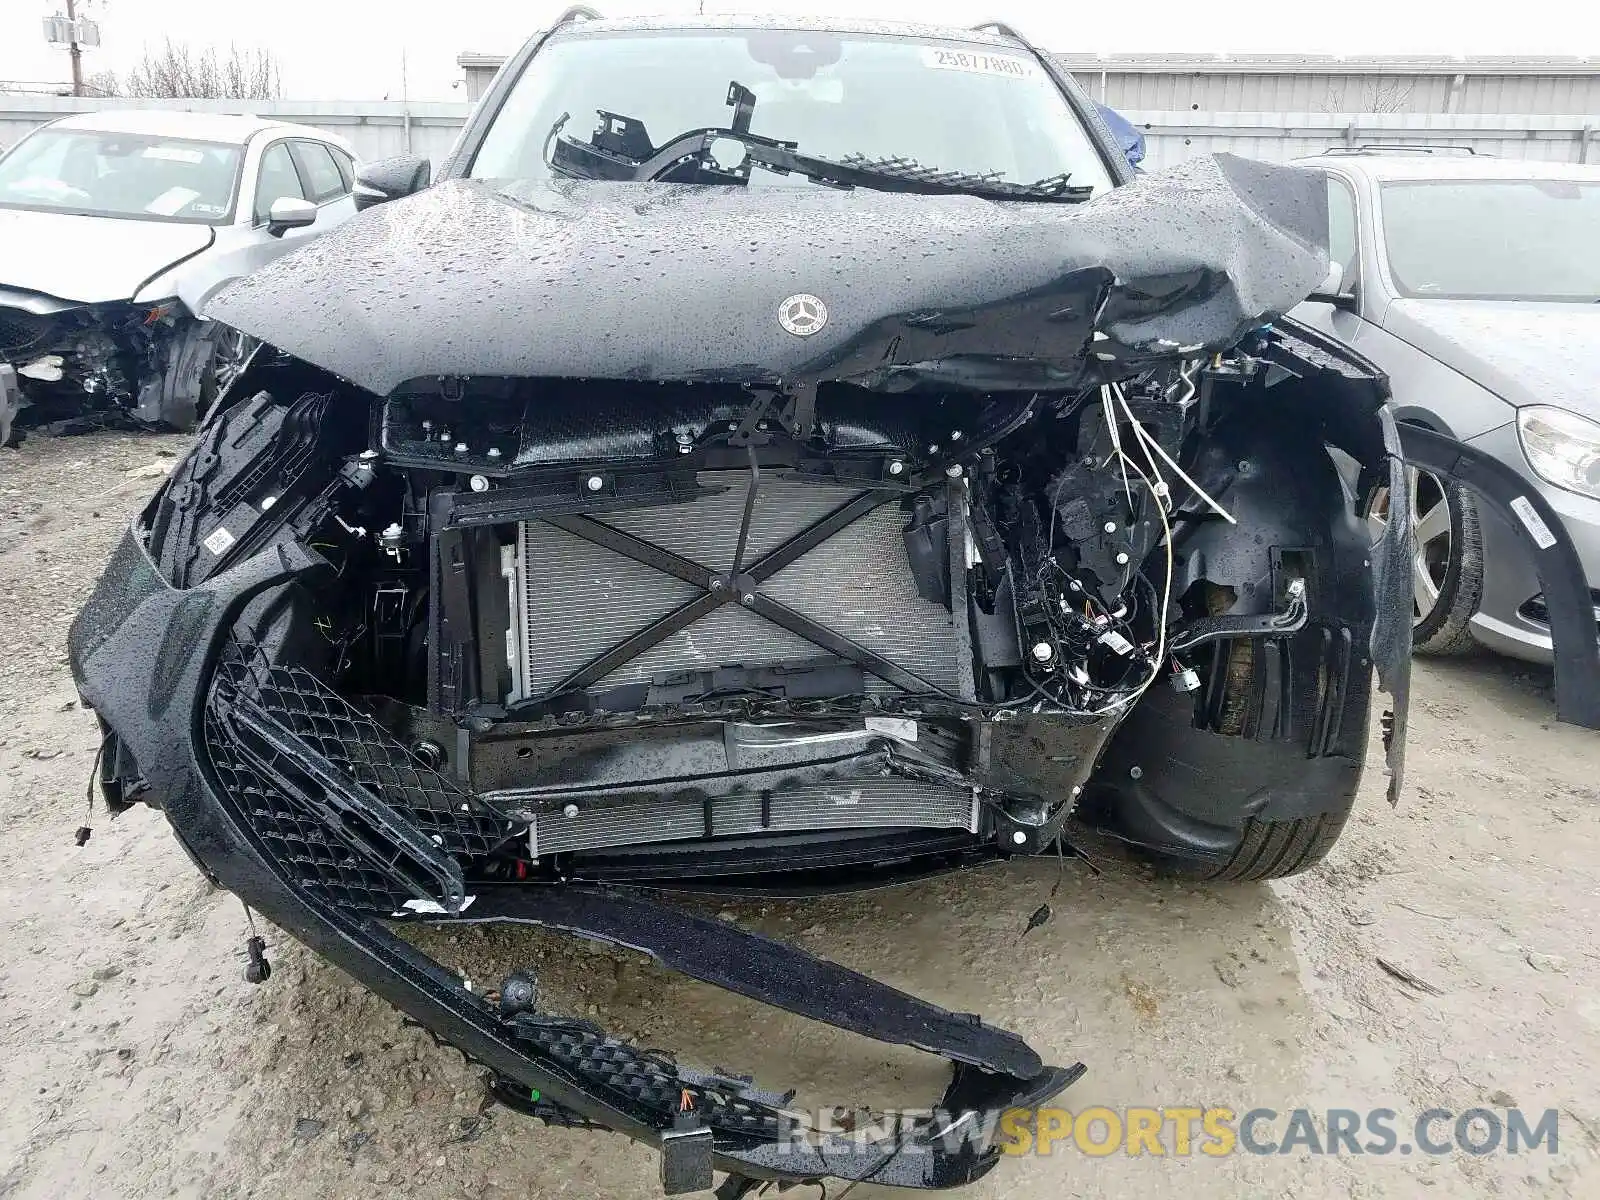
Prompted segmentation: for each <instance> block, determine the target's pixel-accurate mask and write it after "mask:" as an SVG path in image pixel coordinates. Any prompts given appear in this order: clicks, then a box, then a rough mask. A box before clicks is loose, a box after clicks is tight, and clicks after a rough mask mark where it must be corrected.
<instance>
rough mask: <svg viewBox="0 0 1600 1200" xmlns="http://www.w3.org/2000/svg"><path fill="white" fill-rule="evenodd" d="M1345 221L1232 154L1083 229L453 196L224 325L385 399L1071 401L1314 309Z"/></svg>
mask: <svg viewBox="0 0 1600 1200" xmlns="http://www.w3.org/2000/svg"><path fill="white" fill-rule="evenodd" d="M1326 205H1327V197H1326V188H1325V186H1324V184H1323V182H1322V179H1321V176H1320V175H1319V174H1317V173H1315V172H1310V171H1305V170H1302V169H1300V168H1295V167H1280V166H1271V165H1267V164H1263V163H1255V162H1250V161H1247V160H1244V159H1239V158H1234V157H1232V156H1229V155H1217V156H1214V157H1210V158H1201V159H1194V160H1191V161H1189V162H1187V163H1184V164H1182V165H1181V166H1179V167H1176V168H1173V169H1172V170H1170V171H1164V172H1160V173H1157V174H1152V175H1148V176H1144V177H1141V178H1140V179H1139V180H1138V181H1137V182H1135V183H1133V184H1130V185H1128V186H1126V187H1120V188H1116V189H1113V190H1112V191H1110V192H1108V193H1107V194H1105V195H1103V196H1100V197H1097V198H1096V199H1094V200H1092V201H1089V202H1088V203H1085V204H1082V205H1075V206H1070V207H1061V206H1056V205H1048V204H1045V205H1029V204H1024V203H1016V204H1005V205H1000V204H996V203H994V202H992V201H987V200H980V199H976V198H973V197H966V196H951V197H930V196H905V195H894V194H890V193H884V192H871V191H867V190H865V189H857V190H856V191H853V192H849V193H838V192H832V191H829V190H828V189H826V188H820V187H818V188H808V189H802V190H789V189H785V190H783V191H746V190H744V189H737V188H717V187H707V188H691V187H683V186H680V185H673V184H660V185H653V184H610V183H591V182H572V183H569V184H561V185H545V184H534V183H524V182H504V183H497V184H489V183H483V182H477V181H464V180H452V181H447V182H444V183H441V184H438V185H435V186H434V187H433V188H431V189H429V190H428V191H426V192H423V193H422V194H420V195H418V196H415V197H411V198H408V199H406V200H402V201H399V202H396V203H393V204H388V205H385V206H383V207H382V208H380V209H376V210H374V211H372V212H371V213H368V214H367V215H365V216H364V217H363V219H362V220H360V221H354V222H350V223H348V224H347V225H344V226H341V227H340V229H338V230H337V231H335V232H334V233H332V234H330V235H329V236H327V237H325V238H320V239H318V240H317V241H316V242H315V243H313V244H312V245H310V246H308V247H307V248H306V249H304V250H303V251H301V252H299V253H297V254H296V255H294V256H293V258H292V260H286V261H283V262H279V263H274V264H272V265H270V266H268V267H266V268H264V269H263V270H261V271H259V272H257V273H255V274H253V275H251V276H249V277H248V278H246V279H244V280H242V281H241V282H239V283H238V284H236V285H235V286H234V287H232V288H231V289H229V291H228V292H226V293H225V294H224V295H222V296H220V297H218V299H217V300H215V301H214V302H213V304H212V307H211V313H212V315H214V316H215V317H217V318H218V319H220V320H223V321H226V322H227V323H229V324H230V325H233V326H234V327H236V328H239V329H241V330H243V331H244V332H246V333H248V334H250V335H251V336H253V337H257V338H260V339H262V340H264V341H267V342H270V343H272V344H273V345H274V346H277V347H279V348H280V349H282V350H284V351H287V352H288V353H290V354H292V355H295V356H297V357H299V358H302V359H304V360H306V361H308V362H311V363H314V364H316V365H317V366H320V367H322V368H324V369H326V370H329V371H332V372H334V373H335V374H337V375H339V376H342V377H343V378H345V379H348V380H350V381H351V382H353V383H355V384H357V385H358V386H360V387H362V388H365V389H366V390H368V391H370V392H374V393H376V394H378V395H387V394H388V393H389V392H391V391H393V390H394V389H395V388H396V387H397V386H398V385H399V384H401V383H402V382H404V381H406V380H411V379H418V378H422V377H425V376H426V377H436V376H440V375H444V376H468V375H470V376H502V377H522V378H528V377H544V378H568V379H652V380H702V381H712V380H723V381H734V382H768V383H774V382H778V381H783V382H786V383H789V384H795V383H807V382H810V383H815V382H819V381H824V380H835V381H838V380H847V381H857V382H861V383H865V384H867V385H869V386H882V387H893V388H896V389H901V390H904V389H909V388H912V387H914V386H917V385H919V384H920V383H922V382H924V381H933V382H935V383H937V384H938V385H939V386H948V387H969V388H972V387H978V388H993V387H998V386H1002V385H1005V386H1011V387H1027V386H1034V385H1036V384H1037V385H1042V384H1045V383H1047V382H1050V381H1052V380H1053V381H1056V382H1057V383H1058V384H1059V382H1061V381H1063V380H1068V381H1070V380H1073V379H1079V378H1082V377H1084V375H1085V373H1086V371H1087V370H1089V369H1092V368H1093V367H1094V366H1095V365H1096V364H1100V363H1103V362H1105V361H1107V360H1117V359H1125V358H1129V357H1133V358H1138V357H1140V356H1148V355H1167V356H1170V355H1173V354H1176V353H1177V352H1178V351H1179V348H1180V347H1181V348H1184V349H1185V350H1186V352H1188V353H1191V354H1192V353H1196V352H1199V351H1201V350H1220V349H1223V348H1226V347H1228V346H1231V345H1232V344H1234V343H1235V342H1236V341H1237V340H1238V339H1239V338H1240V337H1241V336H1242V335H1243V334H1244V333H1245V332H1247V331H1248V330H1249V329H1251V328H1253V327H1255V326H1256V325H1259V324H1260V323H1261V321H1262V320H1263V319H1267V318H1269V317H1270V316H1271V315H1273V314H1276V313H1282V312H1286V311H1287V310H1288V309H1290V308H1292V307H1293V306H1294V305H1295V304H1297V303H1298V302H1299V301H1300V300H1301V299H1302V298H1303V297H1304V296H1305V295H1306V293H1307V292H1308V291H1309V290H1310V289H1311V288H1312V287H1314V286H1315V285H1316V283H1317V282H1318V281H1319V280H1320V279H1321V278H1322V276H1323V274H1324V273H1325V271H1326V249H1325V237H1326V228H1327V215H1326ZM919 248H920V251H921V253H920V254H918V250H919ZM352 262H359V263H362V264H363V269H362V270H361V271H360V272H352V271H351V270H350V269H349V264H350V263H352ZM807 290H809V291H810V292H812V293H815V294H816V295H818V296H819V297H820V298H821V299H822V300H823V302H824V303H825V305H826V306H827V311H828V317H827V320H826V323H825V324H824V325H823V326H822V327H821V328H819V329H818V330H816V331H815V332H814V333H812V334H811V335H809V336H804V337H801V336H796V335H794V334H791V333H789V332H786V331H785V329H784V328H783V327H782V326H781V325H780V324H779V321H778V318H777V312H778V306H779V305H780V304H781V303H782V302H783V301H784V300H785V298H786V297H787V296H789V295H790V294H791V293H795V292H802V291H807ZM488 297H493V300H494V303H493V304H485V303H484V301H485V299H486V298H488ZM686 297H693V298H694V299H693V302H692V303H690V302H688V301H687V300H686V299H685V298H686ZM600 331H603V336H598V334H599V333H600Z"/></svg>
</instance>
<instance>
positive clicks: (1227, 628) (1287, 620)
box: [1172, 579, 1307, 654]
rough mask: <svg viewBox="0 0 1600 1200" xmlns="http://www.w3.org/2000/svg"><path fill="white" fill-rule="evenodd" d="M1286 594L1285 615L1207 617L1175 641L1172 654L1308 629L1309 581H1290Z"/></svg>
mask: <svg viewBox="0 0 1600 1200" xmlns="http://www.w3.org/2000/svg"><path fill="white" fill-rule="evenodd" d="M1285 591H1286V593H1287V596H1288V603H1287V604H1285V605H1284V608H1283V611H1282V612H1274V613H1265V614H1262V615H1259V616H1256V615H1250V616H1239V617H1204V618H1202V619H1200V620H1198V621H1191V622H1190V623H1189V624H1188V625H1186V626H1185V627H1184V629H1183V632H1181V633H1180V634H1178V635H1177V637H1175V638H1173V640H1172V652H1173V653H1174V654H1182V653H1184V652H1185V651H1188V650H1193V649H1194V648H1195V647H1196V646H1203V645H1204V644H1205V643H1207V642H1216V641H1221V640H1222V639H1224V638H1244V637H1281V636H1282V635H1283V634H1286V633H1298V632H1299V631H1300V630H1302V629H1304V628H1305V627H1306V616H1307V609H1306V581H1305V580H1304V579H1291V580H1290V581H1289V586H1288V587H1287V588H1286V589H1285Z"/></svg>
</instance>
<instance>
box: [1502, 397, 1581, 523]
mask: <svg viewBox="0 0 1600 1200" xmlns="http://www.w3.org/2000/svg"><path fill="white" fill-rule="evenodd" d="M1517 437H1518V438H1519V439H1520V440H1521V442H1522V453H1523V454H1524V455H1526V456H1527V459H1528V465H1529V466H1531V467H1532V468H1533V470H1534V473H1535V474H1536V475H1538V476H1539V478H1540V479H1542V480H1544V481H1545V482H1546V483H1553V484H1555V485H1556V486H1557V487H1559V488H1566V489H1567V490H1568V491H1569V492H1577V493H1578V494H1579V495H1580V496H1588V497H1590V498H1591V499H1595V500H1600V422H1595V421H1591V420H1589V418H1588V417H1580V416H1578V414H1577V413H1570V412H1567V411H1566V409H1563V408H1551V407H1549V406H1548V405H1544V404H1533V405H1530V406H1528V407H1527V408H1519V409H1517Z"/></svg>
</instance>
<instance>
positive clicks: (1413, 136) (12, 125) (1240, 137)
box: [0, 95, 1600, 168]
mask: <svg viewBox="0 0 1600 1200" xmlns="http://www.w3.org/2000/svg"><path fill="white" fill-rule="evenodd" d="M111 107H118V108H135V107H141V105H140V104H139V103H138V102H134V101H126V100H74V99H68V98H58V97H52V96H6V95H0V146H9V145H11V144H12V143H14V142H16V141H17V140H18V139H19V138H21V137H22V136H23V135H24V134H26V133H27V132H28V131H29V130H31V129H33V128H35V127H36V126H38V125H40V124H42V123H44V122H45V121H53V120H55V119H56V118H57V117H62V116H66V115H67V114H68V113H74V112H93V111H95V110H97V109H102V108H111ZM166 107H171V108H181V109H184V110H186V111H192V112H219V113H237V112H243V111H250V112H253V113H255V114H257V115H259V116H270V117H278V118H280V119H282V120H286V121H298V122H301V123H303V124H306V125H315V126H318V127H319V128H322V129H326V130H328V131H329V132H330V133H336V134H338V135H340V136H341V137H343V138H345V139H347V140H348V141H349V142H351V144H353V145H354V146H355V148H356V153H357V154H359V155H360V156H361V157H362V158H364V159H374V158H383V157H385V156H387V155H391V154H400V153H403V152H405V151H407V150H410V151H411V152H412V153H415V154H421V155H423V156H425V157H427V158H430V159H432V160H433V162H434V163H438V162H439V161H440V160H441V159H443V158H444V156H445V153H446V152H447V151H448V150H449V148H450V144H451V143H452V142H453V141H454V140H455V136H456V132H457V131H458V130H459V129H460V127H461V125H462V123H463V122H464V121H465V120H466V117H467V113H468V112H469V111H470V110H471V106H470V105H467V104H461V103H446V104H405V103H401V102H399V101H371V102H364V103H362V102H349V103H335V102H327V103H312V102H293V101H276V102H273V103H258V104H250V105H241V104H239V103H238V102H236V101H235V102H230V101H221V100H190V101H174V102H172V103H171V104H169V105H167V106H166ZM1124 115H1126V116H1127V117H1128V119H1129V120H1130V121H1133V122H1134V123H1135V124H1137V125H1138V126H1140V127H1141V128H1143V129H1144V130H1145V131H1146V133H1145V138H1146V153H1147V157H1146V165H1147V166H1148V167H1150V168H1158V167H1164V166H1170V165H1171V164H1173V163H1176V162H1181V161H1182V160H1183V159H1185V158H1192V157H1194V156H1195V155H1197V154H1210V153H1213V152H1216V151H1228V152H1231V153H1233V154H1240V155H1244V156H1246V157H1249V158H1265V159H1271V160H1274V161H1284V160H1287V159H1291V158H1295V157H1297V156H1299V155H1303V154H1314V153H1316V152H1318V151H1320V150H1324V149H1326V148H1327V147H1328V146H1331V145H1338V144H1346V145H1354V144H1358V143H1368V142H1382V143H1388V144H1394V145H1402V146H1403V145H1423V144H1437V145H1451V146H1467V147H1470V148H1471V149H1473V150H1475V151H1477V152H1478V153H1480V154H1493V155H1497V156H1499V157H1501V158H1531V159H1542V160H1546V161H1552V162H1597V163H1600V117H1595V116H1499V115H1493V116H1472V115H1468V114H1461V113H1450V114H1443V113H1325V112H1306V113H1246V112H1186V111H1179V112H1166V111H1138V110H1132V111H1126V112H1125V114H1124Z"/></svg>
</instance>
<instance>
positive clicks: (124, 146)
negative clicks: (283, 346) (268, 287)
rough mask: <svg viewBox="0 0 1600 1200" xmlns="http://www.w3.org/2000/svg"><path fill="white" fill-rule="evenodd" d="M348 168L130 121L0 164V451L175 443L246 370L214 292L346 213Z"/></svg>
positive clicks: (282, 149) (295, 128)
mask: <svg viewBox="0 0 1600 1200" xmlns="http://www.w3.org/2000/svg"><path fill="white" fill-rule="evenodd" d="M354 180H355V155H354V154H353V152H352V151H351V149H350V147H349V145H348V144H346V143H345V142H343V141H341V140H340V139H338V138H336V137H332V136H330V135H328V134H326V133H323V132H322V131H320V130H317V129H312V128H310V127H309V126H304V125H291V124H284V123H282V122H277V121H269V120H263V119H260V118H257V117H249V116H221V115H215V114H209V113H184V112H160V111H149V110H129V111H112V112H98V113H86V114H83V115H80V116H72V117H66V118H64V119H62V120H60V121H55V122H52V123H51V124H49V125H45V126H43V127H41V128H39V129H37V130H35V131H34V132H33V133H31V134H29V135H28V136H27V137H26V138H24V139H23V140H22V141H20V142H18V143H17V144H16V145H15V146H13V147H12V148H11V149H10V150H9V151H7V152H6V153H5V155H4V156H3V157H0V445H4V444H5V442H6V440H7V439H8V438H9V437H10V435H11V426H12V423H13V421H14V420H15V418H16V415H17V413H18V412H19V411H20V410H21V409H22V408H24V407H26V406H28V405H35V406H37V409H38V411H36V412H34V413H30V414H29V417H30V420H34V419H37V420H36V423H43V422H48V421H53V420H62V419H68V420H71V419H77V418H81V417H89V418H91V419H99V418H101V417H103V414H105V413H107V412H112V413H116V412H120V413H122V414H125V415H126V416H129V417H132V418H133V419H134V420H136V421H139V422H143V423H147V424H165V425H170V426H175V427H177V428H180V429H182V428H188V427H189V426H191V425H192V424H193V423H194V421H195V418H196V415H197V414H198V413H199V412H201V411H203V410H204V408H205V406H206V405H207V404H208V403H209V402H210V400H211V399H212V398H213V397H214V396H215V395H216V394H217V393H219V392H220V391H221V390H222V389H223V388H224V387H225V386H226V384H227V382H228V380H229V379H230V378H231V376H232V374H233V373H235V372H236V371H237V369H238V366H239V365H240V363H241V362H242V361H243V358H244V355H245V354H246V353H247V352H248V346H247V345H246V344H245V343H244V341H243V339H241V338H240V337H239V336H238V335H236V334H234V333H233V332H232V331H231V330H229V329H227V328H225V327H223V326H219V325H215V324H213V323H211V322H209V321H206V320H205V319H204V318H203V313H204V311H205V306H206V302H207V301H208V300H209V299H210V298H211V297H212V296H213V295H214V294H215V293H216V292H217V291H219V290H220V289H221V288H222V287H224V286H225V285H226V284H228V283H229V282H231V281H232V280H234V279H237V278H239V277H240V276H242V275H246V274H248V273H250V272H251V271H253V270H255V269H256V268H257V267H260V266H264V265H265V264H266V263H268V262H270V261H272V260H273V259H275V258H277V257H279V256H280V255H283V254H285V253H287V252H288V251H290V250H292V249H293V248H295V247H296V246H298V245H301V244H303V243H304V241H305V240H306V239H308V238H311V237H314V236H316V235H317V234H319V233H321V232H323V231H325V230H327V229H331V228H332V227H334V226H335V225H337V224H339V223H340V222H341V221H343V220H345V219H346V218H347V217H349V216H350V215H351V214H353V213H354V212H355V203H354V201H353V200H352V199H351V195H350V192H351V188H352V187H353V185H354Z"/></svg>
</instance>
